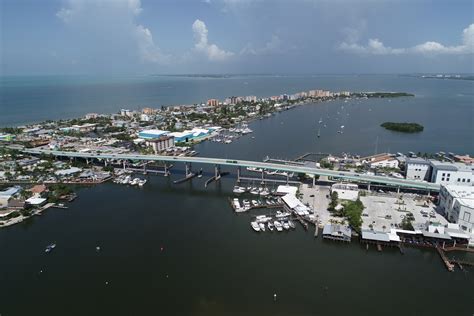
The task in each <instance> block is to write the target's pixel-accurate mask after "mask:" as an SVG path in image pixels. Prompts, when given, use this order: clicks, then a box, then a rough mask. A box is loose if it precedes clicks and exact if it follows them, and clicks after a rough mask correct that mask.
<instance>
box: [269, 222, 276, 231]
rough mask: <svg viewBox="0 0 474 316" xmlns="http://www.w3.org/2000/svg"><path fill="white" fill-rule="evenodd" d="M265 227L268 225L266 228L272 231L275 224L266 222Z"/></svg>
mask: <svg viewBox="0 0 474 316" xmlns="http://www.w3.org/2000/svg"><path fill="white" fill-rule="evenodd" d="M267 227H268V229H269V230H270V231H273V230H274V229H275V225H273V223H272V222H268V223H267Z"/></svg>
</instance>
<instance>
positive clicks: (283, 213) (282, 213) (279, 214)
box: [275, 211, 291, 218]
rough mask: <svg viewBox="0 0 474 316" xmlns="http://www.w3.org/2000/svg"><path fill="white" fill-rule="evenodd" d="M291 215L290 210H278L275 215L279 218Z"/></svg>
mask: <svg viewBox="0 0 474 316" xmlns="http://www.w3.org/2000/svg"><path fill="white" fill-rule="evenodd" d="M290 215H291V214H290V213H288V212H281V211H277V212H276V215H275V216H276V217H277V218H284V217H288V216H290Z"/></svg>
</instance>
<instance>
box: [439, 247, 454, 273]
mask: <svg viewBox="0 0 474 316" xmlns="http://www.w3.org/2000/svg"><path fill="white" fill-rule="evenodd" d="M436 250H437V251H438V253H439V255H440V257H441V259H442V260H443V262H444V264H445V266H446V268H447V269H448V271H449V272H452V271H454V264H452V263H451V262H450V261H449V259H448V257H446V254H445V253H444V251H443V250H442V249H441V248H440V247H436Z"/></svg>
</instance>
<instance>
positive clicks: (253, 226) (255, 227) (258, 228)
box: [250, 222, 260, 232]
mask: <svg viewBox="0 0 474 316" xmlns="http://www.w3.org/2000/svg"><path fill="white" fill-rule="evenodd" d="M250 225H251V226H252V228H253V230H255V231H256V232H259V231H260V225H258V223H257V222H251V223H250Z"/></svg>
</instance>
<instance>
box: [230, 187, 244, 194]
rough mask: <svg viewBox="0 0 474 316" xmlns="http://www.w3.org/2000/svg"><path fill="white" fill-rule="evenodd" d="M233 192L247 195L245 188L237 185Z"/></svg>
mask: <svg viewBox="0 0 474 316" xmlns="http://www.w3.org/2000/svg"><path fill="white" fill-rule="evenodd" d="M232 192H234V193H235V194H242V193H245V188H243V187H239V186H237V185H236V186H235V187H234V189H233V190H232Z"/></svg>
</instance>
